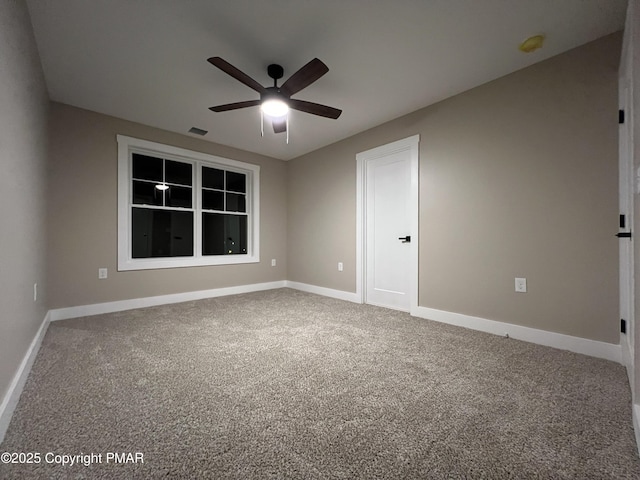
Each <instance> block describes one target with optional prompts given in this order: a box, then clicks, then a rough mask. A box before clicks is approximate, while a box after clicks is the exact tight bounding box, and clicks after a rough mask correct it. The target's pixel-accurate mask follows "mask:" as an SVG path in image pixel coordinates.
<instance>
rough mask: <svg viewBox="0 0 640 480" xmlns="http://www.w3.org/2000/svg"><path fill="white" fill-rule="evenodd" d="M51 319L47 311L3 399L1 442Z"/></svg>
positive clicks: (0, 416)
mask: <svg viewBox="0 0 640 480" xmlns="http://www.w3.org/2000/svg"><path fill="white" fill-rule="evenodd" d="M49 319H50V316H49V313H48V312H47V314H46V315H45V317H44V320H43V321H42V324H41V325H40V328H39V329H38V332H37V333H36V336H35V337H34V338H33V340H32V341H31V345H29V349H28V350H27V353H25V355H24V358H23V359H22V363H20V366H19V367H18V370H17V371H16V374H15V375H14V376H13V380H12V381H11V384H10V385H9V388H8V390H7V393H6V394H5V396H4V398H3V399H2V404H0V443H2V441H3V440H4V435H5V433H7V428H9V423H10V422H11V417H12V416H13V411H14V410H15V408H16V405H18V400H20V395H21V394H22V389H23V388H24V384H25V383H26V382H27V377H28V376H29V372H30V371H31V367H32V365H33V362H34V360H35V359H36V356H37V355H38V351H39V350H40V344H41V343H42V339H43V338H44V334H45V333H46V332H47V327H48V326H49Z"/></svg>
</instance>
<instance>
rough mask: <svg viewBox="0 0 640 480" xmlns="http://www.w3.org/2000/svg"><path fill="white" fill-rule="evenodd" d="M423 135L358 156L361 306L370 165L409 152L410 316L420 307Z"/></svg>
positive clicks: (357, 271)
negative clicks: (368, 169)
mask: <svg viewBox="0 0 640 480" xmlns="http://www.w3.org/2000/svg"><path fill="white" fill-rule="evenodd" d="M419 142H420V135H413V136H411V137H407V138H405V139H402V140H398V141H396V142H392V143H388V144H386V145H382V146H380V147H376V148H372V149H371V150H367V151H364V152H361V153H358V154H357V155H356V297H357V298H358V299H359V301H360V303H366V300H367V299H366V296H365V288H364V280H365V279H366V278H367V277H366V261H365V259H366V253H367V250H366V248H367V246H366V235H365V232H366V231H367V230H366V218H367V216H366V211H365V209H366V203H367V202H366V198H367V197H366V196H367V184H366V183H367V162H368V161H369V160H374V159H377V158H380V157H383V156H386V155H389V154H392V153H397V152H401V151H406V150H408V151H409V152H410V155H411V167H410V169H411V211H410V212H409V218H410V232H409V233H408V234H409V235H411V243H410V252H411V253H410V255H411V269H410V271H409V272H408V275H409V279H410V287H409V300H410V302H409V305H410V309H411V310H410V312H411V314H414V313H415V311H416V310H417V307H418V246H419V245H420V237H419V231H418V217H419V205H418V201H419V197H418V190H419V177H418V173H419V151H418V144H419Z"/></svg>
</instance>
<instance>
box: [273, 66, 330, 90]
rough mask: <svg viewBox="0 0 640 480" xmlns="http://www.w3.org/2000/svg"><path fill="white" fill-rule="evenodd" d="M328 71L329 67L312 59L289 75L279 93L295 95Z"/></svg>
mask: <svg viewBox="0 0 640 480" xmlns="http://www.w3.org/2000/svg"><path fill="white" fill-rule="evenodd" d="M328 71H329V67H327V66H326V65H325V64H324V63H322V61H321V60H318V59H317V58H314V59H313V60H311V61H310V62H309V63H307V64H306V65H305V66H304V67H302V68H301V69H300V70H298V71H297V72H296V73H294V74H293V75H291V76H290V77H289V79H288V80H287V81H286V82H284V83H283V84H282V86H281V87H280V91H281V92H283V93H284V94H285V95H287V96H290V95H293V94H294V93H297V92H299V91H300V90H302V89H303V88H305V87H308V86H309V85H311V84H312V83H313V82H315V81H316V80H318V79H319V78H320V77H321V76H323V75H324V74H325V73H327V72H328Z"/></svg>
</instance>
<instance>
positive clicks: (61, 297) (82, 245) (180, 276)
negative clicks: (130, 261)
mask: <svg viewBox="0 0 640 480" xmlns="http://www.w3.org/2000/svg"><path fill="white" fill-rule="evenodd" d="M117 134H122V135H128V136H131V137H136V138H141V139H144V140H151V141H154V142H160V143H164V144H167V145H173V146H177V147H181V148H186V149H190V150H195V151H198V152H204V153H208V154H213V155H219V156H222V157H227V158H230V159H233V160H240V161H243V162H247V163H251V164H255V165H260V167H261V169H260V259H261V261H260V263H259V264H244V265H233V266H210V267H194V268H175V269H161V270H145V271H128V272H117V198H118V191H117V165H118V156H117V142H116V135H117ZM50 135H51V147H50V158H51V176H50V193H49V207H50V215H49V224H48V229H49V235H50V241H49V245H48V250H47V258H48V266H49V270H48V271H49V283H50V304H51V308H62V307H71V306H78V305H89V304H95V303H101V302H109V301H116V300H125V299H131V298H140V297H149V296H156V295H166V294H172V293H181V292H190V291H198V290H207V289H212V288H221V287H229V286H235V285H245V284H252V283H262V282H270V281H276V280H284V279H285V278H286V271H287V264H286V229H287V219H286V207H285V205H286V198H287V193H286V164H285V163H284V162H282V161H280V160H275V159H272V158H269V157H265V156H261V155H256V154H252V153H249V152H244V151H241V150H237V149H234V148H231V147H226V146H222V145H217V144H213V143H211V142H206V141H204V140H201V139H198V138H192V137H188V136H186V135H179V134H175V133H170V132H166V131H163V130H158V129H156V128H152V127H147V126H144V125H140V124H137V123H133V122H128V121H125V120H121V119H117V118H113V117H108V116H105V115H101V114H97V113H94V112H89V111H86V110H81V109H78V108H74V107H70V106H67V105H62V104H58V103H53V104H52V105H51V116H50ZM272 258H275V259H276V260H277V266H276V267H271V259H272ZM100 267H107V268H108V269H109V278H108V279H106V280H98V268H100Z"/></svg>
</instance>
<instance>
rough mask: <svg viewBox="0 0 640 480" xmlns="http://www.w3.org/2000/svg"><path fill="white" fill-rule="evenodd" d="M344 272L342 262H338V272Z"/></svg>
mask: <svg viewBox="0 0 640 480" xmlns="http://www.w3.org/2000/svg"><path fill="white" fill-rule="evenodd" d="M343 270H344V265H343V264H342V262H338V271H339V272H342V271H343Z"/></svg>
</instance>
